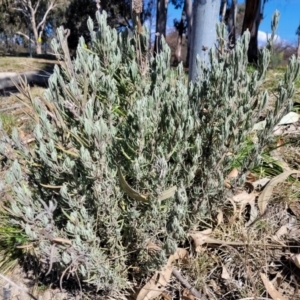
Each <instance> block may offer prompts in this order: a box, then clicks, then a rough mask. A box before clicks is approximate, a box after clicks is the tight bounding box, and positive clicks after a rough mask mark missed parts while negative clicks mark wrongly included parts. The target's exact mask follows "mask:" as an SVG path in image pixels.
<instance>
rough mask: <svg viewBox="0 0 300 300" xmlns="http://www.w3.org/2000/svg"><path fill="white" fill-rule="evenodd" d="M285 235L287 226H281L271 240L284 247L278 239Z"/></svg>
mask: <svg viewBox="0 0 300 300" xmlns="http://www.w3.org/2000/svg"><path fill="white" fill-rule="evenodd" d="M286 234H288V229H287V226H286V225H282V226H281V227H280V228H279V229H278V230H277V232H276V233H275V235H273V237H272V238H273V240H274V241H276V242H278V243H280V244H283V245H284V243H282V242H281V241H280V239H281V237H282V236H283V235H286Z"/></svg>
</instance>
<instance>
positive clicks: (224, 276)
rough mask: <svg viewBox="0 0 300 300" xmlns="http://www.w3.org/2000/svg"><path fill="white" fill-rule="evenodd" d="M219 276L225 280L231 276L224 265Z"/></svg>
mask: <svg viewBox="0 0 300 300" xmlns="http://www.w3.org/2000/svg"><path fill="white" fill-rule="evenodd" d="M221 278H223V279H225V280H229V279H231V276H230V274H229V272H228V270H227V268H226V266H225V265H222V274H221Z"/></svg>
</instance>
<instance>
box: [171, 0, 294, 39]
mask: <svg viewBox="0 0 300 300" xmlns="http://www.w3.org/2000/svg"><path fill="white" fill-rule="evenodd" d="M238 2H239V3H241V2H244V1H241V0H239V1H238ZM276 9H278V10H279V11H280V20H279V25H278V29H277V34H278V35H279V37H280V39H282V40H283V41H287V42H289V43H297V36H296V34H295V33H296V29H297V27H298V25H299V22H300V0H268V2H267V3H266V4H265V10H264V19H263V20H262V22H261V24H260V26H259V31H260V34H259V37H260V38H261V39H263V37H264V33H270V32H271V18H272V14H273V12H274V11H275V10H276ZM180 16H181V9H177V10H176V9H174V7H172V6H171V5H170V6H169V13H168V26H169V27H173V20H174V19H175V18H178V19H179V18H180Z"/></svg>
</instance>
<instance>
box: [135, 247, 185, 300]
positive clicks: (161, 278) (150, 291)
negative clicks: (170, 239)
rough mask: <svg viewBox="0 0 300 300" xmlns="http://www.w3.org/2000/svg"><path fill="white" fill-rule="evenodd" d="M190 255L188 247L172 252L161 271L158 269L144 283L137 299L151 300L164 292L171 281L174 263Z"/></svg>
mask: <svg viewBox="0 0 300 300" xmlns="http://www.w3.org/2000/svg"><path fill="white" fill-rule="evenodd" d="M186 256H188V252H187V250H186V249H183V248H178V249H177V250H176V252H175V253H174V254H172V255H171V256H170V257H169V259H168V262H167V264H166V265H165V266H163V267H162V269H161V270H160V271H156V272H155V274H154V275H153V276H152V277H151V279H150V280H149V281H148V282H147V283H146V284H145V285H144V287H143V288H142V289H141V290H140V292H139V294H138V295H137V298H136V300H151V299H155V298H157V297H158V296H160V295H161V294H162V292H163V291H164V289H165V287H166V285H167V284H168V282H169V281H170V278H171V275H172V271H173V266H172V263H173V262H174V261H175V260H178V259H184V258H186Z"/></svg>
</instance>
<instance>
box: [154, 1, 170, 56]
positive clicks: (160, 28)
mask: <svg viewBox="0 0 300 300" xmlns="http://www.w3.org/2000/svg"><path fill="white" fill-rule="evenodd" d="M167 12H168V0H157V12H156V35H155V43H154V54H157V53H159V52H160V51H161V49H162V43H161V39H162V37H166V27H167Z"/></svg>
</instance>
